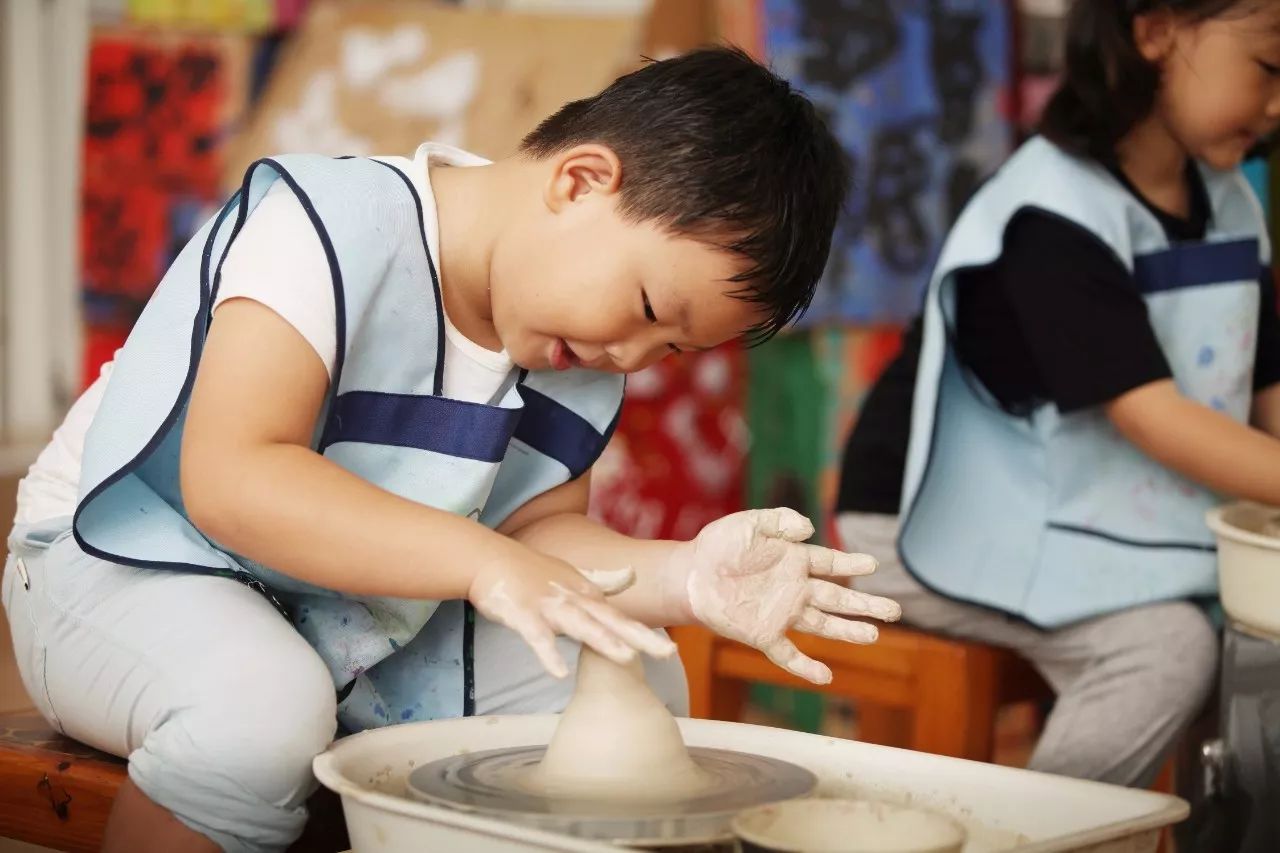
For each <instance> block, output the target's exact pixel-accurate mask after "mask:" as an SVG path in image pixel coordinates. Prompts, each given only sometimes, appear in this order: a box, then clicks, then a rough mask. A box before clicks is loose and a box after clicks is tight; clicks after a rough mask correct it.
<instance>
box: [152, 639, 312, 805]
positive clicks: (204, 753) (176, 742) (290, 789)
mask: <svg viewBox="0 0 1280 853" xmlns="http://www.w3.org/2000/svg"><path fill="white" fill-rule="evenodd" d="M309 651H310V650H309V649H308V652H309ZM291 658H292V659H291V660H288V661H283V660H280V659H276V660H273V661H270V662H264V661H261V660H259V661H254V660H246V661H244V662H243V668H242V670H241V671H240V673H239V675H238V676H236V675H235V674H233V673H227V674H225V675H224V677H221V678H216V679H214V680H213V681H211V682H209V683H207V684H206V690H205V691H204V698H203V699H201V700H199V701H197V702H196V703H194V704H192V705H191V706H189V707H187V708H185V709H183V710H181V711H179V712H177V713H175V714H174V715H173V718H172V719H171V720H170V721H168V723H167V724H165V725H162V726H161V727H160V728H159V729H158V730H157V731H156V732H154V733H153V735H152V737H149V738H148V743H147V744H145V745H144V748H145V749H146V751H147V752H149V753H152V754H154V755H156V757H157V758H160V759H161V760H163V761H164V762H165V763H171V762H185V763H186V764H187V766H190V767H191V768H192V769H193V772H199V773H202V774H205V773H208V774H212V776H213V777H214V778H222V779H228V780H231V781H232V782H233V784H234V785H236V786H237V787H238V788H240V789H241V790H243V791H244V792H246V793H247V794H249V795H250V797H249V798H250V799H252V798H257V799H259V800H261V801H264V802H266V803H274V804H284V803H301V802H302V800H304V799H305V797H306V795H307V793H308V792H309V791H310V789H311V760H312V759H313V758H314V757H315V756H316V755H318V754H319V753H321V752H323V751H324V750H325V748H326V747H327V746H328V745H329V743H330V741H332V739H333V735H334V732H335V730H336V728H337V706H336V697H335V692H334V687H333V681H332V679H331V678H330V676H329V673H328V671H327V670H326V669H325V667H324V664H323V663H322V662H321V661H320V659H319V658H318V657H316V656H315V655H314V654H306V655H294V656H291ZM166 728H172V731H168V732H166V731H165V729H166ZM164 753H170V754H168V755H165V754H164ZM179 772H180V771H179Z"/></svg>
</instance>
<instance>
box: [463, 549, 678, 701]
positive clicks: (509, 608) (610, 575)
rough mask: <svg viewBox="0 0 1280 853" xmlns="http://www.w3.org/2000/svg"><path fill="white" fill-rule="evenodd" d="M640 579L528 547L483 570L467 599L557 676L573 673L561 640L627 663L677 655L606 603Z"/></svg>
mask: <svg viewBox="0 0 1280 853" xmlns="http://www.w3.org/2000/svg"><path fill="white" fill-rule="evenodd" d="M634 581H635V572H634V571H632V570H631V569H629V568H628V569H620V570H616V571H608V572H579V571H578V570H577V569H575V568H574V567H573V566H570V565H569V564H568V563H566V562H563V561H561V560H557V559H555V558H554V557H548V556H545V555H543V554H540V553H537V552H535V551H533V550H530V549H528V548H524V547H523V546H517V548H516V550H515V551H514V552H513V553H509V554H504V555H503V558H502V559H498V560H494V561H492V562H490V563H488V564H486V565H485V566H482V567H480V569H479V570H478V571H477V572H476V576H475V580H474V581H472V583H471V588H470V590H469V591H468V594H467V598H468V599H469V600H470V601H471V603H472V604H473V605H474V606H475V608H476V610H477V611H479V612H480V613H481V614H482V615H483V616H484V617H485V618H486V619H489V620H491V621H493V622H497V623H499V624H502V625H505V626H507V627H508V628H510V629H512V630H513V631H515V632H516V633H517V634H519V635H520V636H521V637H522V638H523V639H524V641H525V642H526V643H528V644H529V646H530V648H532V649H533V651H534V653H535V654H536V655H537V656H538V660H539V661H540V662H541V663H542V666H543V667H544V668H545V669H546V670H547V672H549V673H551V674H552V675H553V676H555V677H556V678H564V677H565V676H566V675H568V674H569V669H568V667H567V666H566V665H565V662H564V658H563V657H562V656H561V655H560V652H559V651H557V649H556V643H555V638H556V635H557V634H564V635H565V636H567V637H572V638H573V639H575V640H578V641H579V642H581V643H584V644H586V645H588V646H590V647H591V648H593V649H595V650H596V651H598V652H599V653H600V654H602V655H604V656H605V657H607V658H609V659H610V660H613V661H615V662H617V663H620V664H625V663H628V662H630V661H631V660H633V659H634V658H635V656H636V651H637V650H639V651H642V652H645V653H646V654H649V655H653V656H655V657H670V656H671V655H672V654H674V653H675V644H674V643H672V642H671V641H670V640H669V639H667V638H666V637H664V636H662V635H661V634H659V633H657V632H655V631H654V630H653V629H651V628H649V627H648V626H646V625H644V624H643V623H641V622H637V621H635V620H634V619H631V618H629V617H627V616H625V615H623V614H622V612H621V611H619V610H618V609H617V608H615V607H614V606H613V605H611V604H609V603H607V602H606V601H605V595H606V594H610V595H612V594H615V593H617V592H621V591H622V590H624V589H626V588H627V587H628V586H630V585H631V583H633V582H634Z"/></svg>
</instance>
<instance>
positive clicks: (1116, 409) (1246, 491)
mask: <svg viewBox="0 0 1280 853" xmlns="http://www.w3.org/2000/svg"><path fill="white" fill-rule="evenodd" d="M1276 390H1277V389H1275V388H1271V389H1267V390H1266V391H1264V392H1262V393H1261V394H1259V395H1258V397H1257V398H1256V402H1260V403H1262V406H1261V408H1260V407H1259V406H1258V405H1255V406H1254V418H1255V419H1254V422H1255V423H1256V424H1257V425H1258V426H1259V427H1260V428H1259V429H1255V428H1253V427H1250V426H1246V425H1244V424H1241V423H1239V422H1237V421H1234V420H1232V419H1231V418H1229V417H1227V416H1226V415H1224V414H1222V413H1221V412H1216V411H1214V410H1213V409H1210V408H1209V407H1208V406H1204V405H1201V404H1200V403H1197V402H1195V401H1194V400H1191V399H1190V398H1188V397H1185V396H1183V395H1182V393H1181V392H1180V391H1178V387H1177V385H1175V384H1174V381H1173V380H1172V379H1164V380H1160V381H1159V382H1151V383H1149V384H1147V385H1142V386H1140V387H1138V388H1135V389H1133V390H1132V391H1129V392H1127V393H1125V394H1122V395H1120V396H1119V397H1117V398H1116V399H1115V400H1112V401H1111V402H1110V403H1108V404H1107V405H1106V407H1105V409H1106V413H1107V417H1108V418H1110V419H1111V423H1112V424H1114V425H1115V427H1116V429H1117V430H1119V431H1120V434H1121V435H1123V436H1124V437H1125V438H1127V439H1128V440H1129V441H1131V442H1132V443H1133V444H1134V445H1136V446H1137V447H1138V449H1140V450H1141V451H1142V452H1144V453H1146V454H1147V455H1148V456H1150V457H1151V458H1152V459H1154V460H1156V461H1157V462H1159V463H1160V464H1161V465H1164V466H1166V467H1168V468H1170V469H1172V470H1174V471H1176V472H1178V473H1179V474H1181V475H1183V476H1184V477H1186V478H1187V479H1189V480H1193V481H1195V482H1197V483H1199V484H1200V485H1202V486H1205V487H1206V488H1209V489H1211V490H1213V491H1215V492H1219V493H1222V494H1224V495H1230V496H1231V497H1235V498H1243V499H1246V500H1253V501H1258V502H1260V503H1265V504H1270V505H1272V506H1280V440H1277V439H1276V438H1274V437H1273V435H1269V434H1268V433H1273V434H1274V432H1273V431H1274V430H1276V429H1277V427H1280V397H1277V395H1276V393H1275V392H1276ZM1259 416H1261V417H1259ZM1263 429H1265V430H1267V432H1263V431H1262V430H1263Z"/></svg>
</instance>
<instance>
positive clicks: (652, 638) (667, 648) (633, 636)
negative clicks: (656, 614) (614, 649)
mask: <svg viewBox="0 0 1280 853" xmlns="http://www.w3.org/2000/svg"><path fill="white" fill-rule="evenodd" d="M579 605H580V606H581V607H582V609H583V610H585V611H587V612H588V613H590V614H591V615H592V616H594V617H595V618H596V619H598V620H599V621H600V622H602V623H603V624H604V625H605V626H606V627H608V628H609V629H610V630H612V631H613V632H614V633H615V634H617V635H618V636H619V637H621V638H622V639H623V640H624V641H625V642H627V643H629V644H630V645H631V646H633V647H634V648H637V649H639V650H640V651H642V652H644V653H645V654H647V655H650V656H651V657H655V658H669V657H671V656H672V655H673V654H675V652H676V644H675V643H673V642H671V640H669V639H667V638H666V637H664V636H662V635H661V634H659V633H658V632H657V631H655V630H653V629H652V628H650V627H649V626H648V625H645V624H643V623H641V622H637V621H636V620H634V619H630V618H628V617H627V616H626V615H624V614H622V613H620V612H619V611H618V610H617V609H616V608H614V607H613V606H612V605H610V604H607V603H605V602H603V601H582V602H579Z"/></svg>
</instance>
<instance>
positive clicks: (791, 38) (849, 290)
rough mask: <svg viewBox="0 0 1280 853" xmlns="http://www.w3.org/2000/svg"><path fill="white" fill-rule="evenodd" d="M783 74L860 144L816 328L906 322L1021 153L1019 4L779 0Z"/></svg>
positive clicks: (776, 36)
mask: <svg viewBox="0 0 1280 853" xmlns="http://www.w3.org/2000/svg"><path fill="white" fill-rule="evenodd" d="M764 13H765V14H764V32H765V45H766V51H767V53H768V56H769V60H770V62H771V64H772V65H773V67H774V69H775V70H776V71H777V72H778V73H780V74H782V75H783V76H785V77H787V78H788V79H789V80H791V81H792V83H793V84H794V85H796V86H797V87H798V88H799V89H801V90H802V91H804V92H805V94H806V95H808V96H809V97H810V98H811V99H812V100H813V102H814V103H815V104H816V105H817V106H818V108H819V109H820V110H821V111H822V112H823V114H824V115H825V116H826V118H827V121H828V123H829V124H830V126H831V129H832V131H833V132H834V133H835V134H836V136H837V138H839V140H840V142H841V143H842V144H843V146H844V148H845V150H846V151H847V152H848V154H849V157H850V162H851V166H852V170H853V187H852V192H851V193H850V203H849V207H848V211H847V213H846V215H845V216H844V217H843V219H842V220H841V222H840V225H839V227H838V229H837V231H836V237H835V242H834V244H833V245H832V250H831V259H830V261H829V262H828V264H827V270H826V274H825V275H824V278H823V281H822V284H821V286H820V288H819V292H818V296H817V298H816V299H815V300H814V304H813V307H812V308H811V309H810V311H809V313H808V314H807V315H806V317H805V318H804V321H803V323H802V325H814V324H817V323H826V322H850V323H859V324H870V323H893V324H900V323H903V322H905V321H907V320H908V319H910V318H911V317H912V316H913V315H914V314H915V313H916V312H917V311H918V310H919V307H920V300H921V297H922V294H923V292H924V288H925V285H926V284H927V282H928V279H929V274H930V272H931V268H932V266H933V263H934V261H935V260H936V258H937V256H938V252H939V250H940V249H941V246H942V241H943V239H944V238H945V236H946V232H947V229H948V228H949V227H950V224H951V223H952V221H954V219H955V216H956V215H957V214H958V213H959V210H960V209H961V208H962V207H963V205H964V203H965V201H967V200H968V198H969V196H970V195H971V194H972V193H973V191H974V190H975V189H977V187H978V185H979V184H980V183H981V182H982V180H983V179H984V178H986V177H987V176H988V175H989V174H991V173H992V172H994V171H995V169H996V168H997V167H998V166H999V165H1000V163H1002V162H1003V161H1004V159H1005V158H1006V157H1007V156H1008V154H1009V151H1010V150H1011V142H1012V139H1013V126H1012V123H1011V122H1010V121H1009V118H1008V115H1007V113H1008V110H1007V108H1006V107H1007V102H1008V98H1007V92H1008V88H1009V86H1010V79H1011V72H1010V68H1011V65H1012V56H1011V44H1012V38H1011V35H1010V26H1011V23H1010V19H1009V18H1010V16H1009V12H1008V8H1007V4H1005V3H1003V2H993V0H765V2H764Z"/></svg>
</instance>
